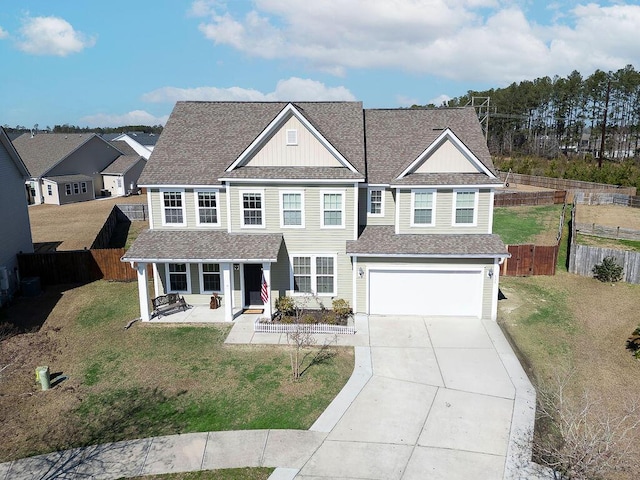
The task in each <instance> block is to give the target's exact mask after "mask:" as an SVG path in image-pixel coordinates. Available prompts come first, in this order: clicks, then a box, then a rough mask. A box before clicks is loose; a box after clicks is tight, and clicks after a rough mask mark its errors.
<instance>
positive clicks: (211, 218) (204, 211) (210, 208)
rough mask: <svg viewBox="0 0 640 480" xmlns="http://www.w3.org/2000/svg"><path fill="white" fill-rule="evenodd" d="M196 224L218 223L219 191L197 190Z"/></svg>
mask: <svg viewBox="0 0 640 480" xmlns="http://www.w3.org/2000/svg"><path fill="white" fill-rule="evenodd" d="M195 196H196V224H197V225H218V224H219V222H218V191H217V190H200V191H198V190H196V191H195Z"/></svg>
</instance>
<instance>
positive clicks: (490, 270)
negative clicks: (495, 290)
mask: <svg viewBox="0 0 640 480" xmlns="http://www.w3.org/2000/svg"><path fill="white" fill-rule="evenodd" d="M487 276H488V277H489V278H493V268H490V269H489V271H488V272H487Z"/></svg>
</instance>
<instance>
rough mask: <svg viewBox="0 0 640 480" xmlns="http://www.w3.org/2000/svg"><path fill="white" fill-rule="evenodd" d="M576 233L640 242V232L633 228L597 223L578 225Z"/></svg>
mask: <svg viewBox="0 0 640 480" xmlns="http://www.w3.org/2000/svg"><path fill="white" fill-rule="evenodd" d="M576 232H577V233H582V234H585V235H594V236H596V237H604V238H614V239H623V240H640V230H632V229H631V228H622V227H607V226H606V225H598V224H597V223H576Z"/></svg>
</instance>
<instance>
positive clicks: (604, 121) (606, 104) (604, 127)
mask: <svg viewBox="0 0 640 480" xmlns="http://www.w3.org/2000/svg"><path fill="white" fill-rule="evenodd" d="M609 93H611V79H609V81H608V82H607V95H606V96H605V98H604V118H603V119H602V138H601V139H600V157H599V158H598V168H602V159H603V158H604V137H605V136H606V135H607V110H609Z"/></svg>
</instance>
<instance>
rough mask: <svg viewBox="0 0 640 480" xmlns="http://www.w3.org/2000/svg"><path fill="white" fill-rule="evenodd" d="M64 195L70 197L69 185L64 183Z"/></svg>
mask: <svg viewBox="0 0 640 480" xmlns="http://www.w3.org/2000/svg"><path fill="white" fill-rule="evenodd" d="M64 194H65V195H71V184H70V183H65V184H64Z"/></svg>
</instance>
